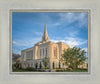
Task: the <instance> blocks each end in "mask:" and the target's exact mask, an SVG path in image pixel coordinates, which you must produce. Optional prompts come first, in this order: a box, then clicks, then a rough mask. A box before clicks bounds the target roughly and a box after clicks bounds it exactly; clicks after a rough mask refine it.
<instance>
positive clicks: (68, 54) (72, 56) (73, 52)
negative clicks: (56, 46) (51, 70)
mask: <svg viewBox="0 0 100 84" xmlns="http://www.w3.org/2000/svg"><path fill="white" fill-rule="evenodd" d="M85 54H86V52H85V50H82V49H81V48H77V47H73V48H68V49H67V50H64V53H63V54H62V58H61V61H63V62H64V63H65V64H66V65H68V66H69V67H72V69H73V71H74V72H75V70H76V69H77V68H78V65H80V64H83V63H84V61H85V60H86V57H85Z"/></svg>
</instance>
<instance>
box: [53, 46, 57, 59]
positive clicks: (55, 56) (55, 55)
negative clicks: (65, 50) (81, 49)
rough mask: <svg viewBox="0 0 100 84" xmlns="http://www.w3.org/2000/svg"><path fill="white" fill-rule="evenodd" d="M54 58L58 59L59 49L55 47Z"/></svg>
mask: <svg viewBox="0 0 100 84" xmlns="http://www.w3.org/2000/svg"><path fill="white" fill-rule="evenodd" d="M54 58H56V59H57V47H54Z"/></svg>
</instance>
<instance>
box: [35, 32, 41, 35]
mask: <svg viewBox="0 0 100 84" xmlns="http://www.w3.org/2000/svg"><path fill="white" fill-rule="evenodd" d="M34 34H36V35H38V36H41V35H43V33H42V32H34Z"/></svg>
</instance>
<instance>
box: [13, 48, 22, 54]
mask: <svg viewBox="0 0 100 84" xmlns="http://www.w3.org/2000/svg"><path fill="white" fill-rule="evenodd" d="M13 53H16V54H20V55H21V51H18V50H17V49H13Z"/></svg>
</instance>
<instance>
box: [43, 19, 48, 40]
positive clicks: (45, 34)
mask: <svg viewBox="0 0 100 84" xmlns="http://www.w3.org/2000/svg"><path fill="white" fill-rule="evenodd" d="M42 41H49V36H48V32H47V26H46V18H45V30H44V34H43V37H42Z"/></svg>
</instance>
